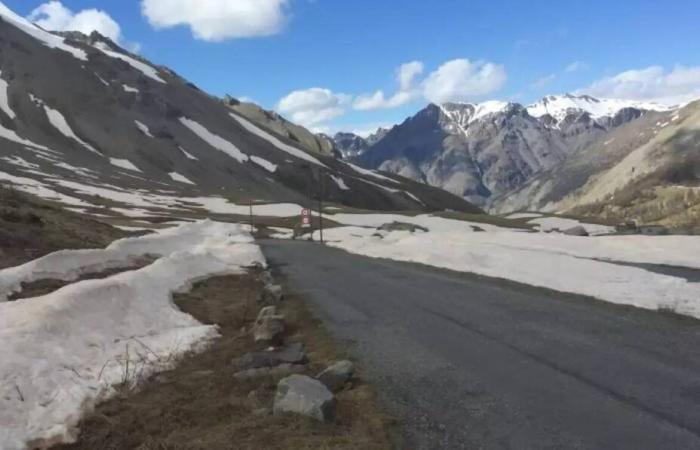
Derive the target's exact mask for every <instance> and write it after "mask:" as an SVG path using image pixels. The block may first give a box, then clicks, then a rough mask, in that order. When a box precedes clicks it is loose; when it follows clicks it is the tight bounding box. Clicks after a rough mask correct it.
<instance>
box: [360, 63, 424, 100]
mask: <svg viewBox="0 0 700 450" xmlns="http://www.w3.org/2000/svg"><path fill="white" fill-rule="evenodd" d="M423 70H425V68H424V66H423V63H422V62H420V61H412V62H409V63H406V64H402V65H401V66H400V67H399V68H398V69H396V82H397V83H398V85H399V91H398V92H397V93H396V94H394V95H393V96H391V97H389V98H387V97H386V95H385V94H384V91H381V90H379V91H376V92H374V93H373V94H362V95H360V96H358V97H357V99H355V103H354V105H353V107H354V108H355V109H356V110H359V111H373V110H377V109H392V108H398V107H399V106H402V105H405V104H406V103H409V102H411V101H412V100H414V99H415V98H417V97H419V96H420V91H419V90H417V87H416V78H417V77H418V76H419V75H421V74H422V73H423Z"/></svg>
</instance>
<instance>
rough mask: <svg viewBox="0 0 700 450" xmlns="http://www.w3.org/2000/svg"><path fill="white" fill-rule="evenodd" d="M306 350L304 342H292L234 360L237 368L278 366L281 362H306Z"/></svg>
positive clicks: (233, 362) (234, 365)
mask: <svg viewBox="0 0 700 450" xmlns="http://www.w3.org/2000/svg"><path fill="white" fill-rule="evenodd" d="M305 363H306V351H305V349H304V344H301V343H295V344H290V345H288V346H286V347H284V348H281V349H279V350H273V351H266V352H251V353H246V354H245V355H243V356H241V357H240V358H236V359H234V360H233V361H232V364H233V367H234V368H235V369H237V370H239V371H240V370H248V369H259V368H261V367H276V366H279V365H280V364H305Z"/></svg>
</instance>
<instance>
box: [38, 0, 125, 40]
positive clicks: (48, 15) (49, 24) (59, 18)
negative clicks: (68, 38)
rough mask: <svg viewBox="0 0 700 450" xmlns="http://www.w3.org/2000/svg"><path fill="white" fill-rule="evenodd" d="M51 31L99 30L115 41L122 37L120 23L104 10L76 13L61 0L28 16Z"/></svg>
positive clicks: (87, 31)
mask: <svg viewBox="0 0 700 450" xmlns="http://www.w3.org/2000/svg"><path fill="white" fill-rule="evenodd" d="M27 18H28V19H29V20H30V21H32V22H34V23H36V24H37V25H39V26H40V27H42V28H43V29H45V30H49V31H80V32H81V33H84V34H90V33H92V32H93V31H97V32H99V33H100V34H102V35H103V36H106V37H108V38H110V39H111V40H113V41H114V42H119V41H120V40H121V38H122V32H121V27H120V26H119V24H118V23H117V22H116V21H115V20H114V19H112V17H110V15H109V14H107V13H106V12H104V11H101V10H98V9H85V10H82V11H79V12H77V13H74V12H73V11H71V10H70V9H68V8H66V7H65V6H63V4H62V3H61V2H59V1H50V2H47V3H44V4H42V5H40V6H39V7H37V8H36V9H34V11H32V12H31V13H30V14H29V16H28V17H27Z"/></svg>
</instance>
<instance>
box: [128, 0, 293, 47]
mask: <svg viewBox="0 0 700 450" xmlns="http://www.w3.org/2000/svg"><path fill="white" fill-rule="evenodd" d="M288 3H289V0H142V1H141V11H142V13H143V15H144V16H146V18H147V19H148V21H149V23H150V24H151V25H152V26H154V27H155V28H171V27H175V26H179V25H186V26H189V27H190V29H191V30H192V34H193V35H194V36H195V38H197V39H201V40H204V41H212V42H217V41H224V40H227V39H237V38H247V37H258V36H269V35H272V34H276V33H278V32H280V31H281V30H282V28H283V27H284V24H285V23H286V21H287V15H286V12H287V6H288Z"/></svg>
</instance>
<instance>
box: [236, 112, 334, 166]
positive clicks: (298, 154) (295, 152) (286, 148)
mask: <svg viewBox="0 0 700 450" xmlns="http://www.w3.org/2000/svg"><path fill="white" fill-rule="evenodd" d="M229 114H230V115H231V117H232V118H233V119H234V120H235V121H236V122H238V123H239V124H240V125H241V126H242V127H243V128H245V129H246V130H247V131H249V132H251V133H253V134H254V135H256V136H258V137H260V138H263V139H264V140H266V141H267V142H269V143H270V144H272V145H274V146H275V147H277V148H278V149H279V150H282V151H283V152H286V153H289V154H290V155H292V156H294V157H295V158H299V159H303V160H305V161H308V162H311V163H313V164H316V165H319V166H322V167H326V165H325V164H323V163H322V162H321V161H319V160H318V159H316V158H314V157H313V156H311V155H309V154H308V153H306V152H305V151H303V150H300V149H298V148H296V147H292V146H291V145H288V144H285V143H284V142H282V141H280V140H279V139H277V138H276V137H275V136H273V135H271V134H270V133H268V132H267V131H265V130H263V129H261V128H259V127H257V126H255V125H253V123H251V122H250V121H248V120H246V119H244V118H243V117H240V116H238V115H236V114H233V113H229Z"/></svg>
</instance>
